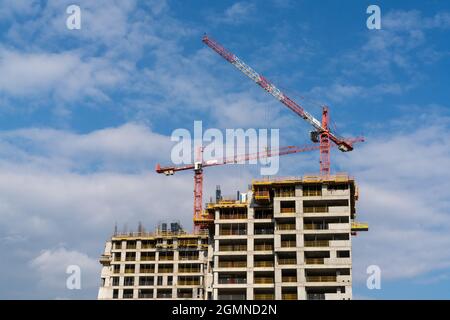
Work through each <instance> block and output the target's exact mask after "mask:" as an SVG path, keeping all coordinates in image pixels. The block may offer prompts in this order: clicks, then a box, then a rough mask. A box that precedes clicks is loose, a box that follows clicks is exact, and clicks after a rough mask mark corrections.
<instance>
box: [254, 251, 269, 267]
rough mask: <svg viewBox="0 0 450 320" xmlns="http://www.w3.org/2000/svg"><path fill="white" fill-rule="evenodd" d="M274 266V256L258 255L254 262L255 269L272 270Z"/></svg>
mask: <svg viewBox="0 0 450 320" xmlns="http://www.w3.org/2000/svg"><path fill="white" fill-rule="evenodd" d="M273 266H274V259H273V255H272V254H270V255H257V256H255V257H254V260H253V267H255V268H272V267H273Z"/></svg>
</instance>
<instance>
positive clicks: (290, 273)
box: [281, 269, 297, 282]
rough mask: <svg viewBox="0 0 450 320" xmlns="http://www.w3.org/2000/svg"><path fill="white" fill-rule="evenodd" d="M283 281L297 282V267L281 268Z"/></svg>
mask: <svg viewBox="0 0 450 320" xmlns="http://www.w3.org/2000/svg"><path fill="white" fill-rule="evenodd" d="M281 281H282V282H297V270H296V269H283V270H281Z"/></svg>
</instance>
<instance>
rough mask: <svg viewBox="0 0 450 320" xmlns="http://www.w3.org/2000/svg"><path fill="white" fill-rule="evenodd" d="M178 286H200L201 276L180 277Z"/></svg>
mask: <svg viewBox="0 0 450 320" xmlns="http://www.w3.org/2000/svg"><path fill="white" fill-rule="evenodd" d="M177 285H179V286H199V285H200V277H199V276H179V277H178V282H177Z"/></svg>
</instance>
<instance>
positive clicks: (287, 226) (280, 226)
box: [277, 218, 296, 230]
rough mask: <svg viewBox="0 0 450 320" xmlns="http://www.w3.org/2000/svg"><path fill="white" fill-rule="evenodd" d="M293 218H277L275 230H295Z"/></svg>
mask: <svg viewBox="0 0 450 320" xmlns="http://www.w3.org/2000/svg"><path fill="white" fill-rule="evenodd" d="M295 227H296V226H295V218H290V219H286V218H284V219H277V230H295Z"/></svg>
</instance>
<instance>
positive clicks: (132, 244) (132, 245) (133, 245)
mask: <svg viewBox="0 0 450 320" xmlns="http://www.w3.org/2000/svg"><path fill="white" fill-rule="evenodd" d="M126 248H127V249H136V241H127V247H126Z"/></svg>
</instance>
